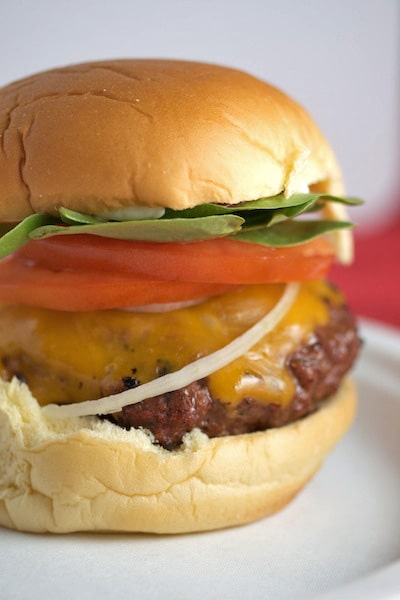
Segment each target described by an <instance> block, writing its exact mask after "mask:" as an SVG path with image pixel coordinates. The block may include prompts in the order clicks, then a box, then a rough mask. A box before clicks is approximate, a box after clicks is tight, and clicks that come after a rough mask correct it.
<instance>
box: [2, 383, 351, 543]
mask: <svg viewBox="0 0 400 600" xmlns="http://www.w3.org/2000/svg"><path fill="white" fill-rule="evenodd" d="M354 411H355V392H354V388H353V386H352V384H351V383H350V381H348V380H347V381H345V382H344V384H343V385H342V387H341V389H340V391H339V392H338V393H337V394H336V396H335V397H334V398H332V399H331V400H329V401H328V402H326V403H325V404H324V405H323V407H322V408H321V409H320V410H318V411H317V412H316V413H314V414H312V415H311V416H309V417H307V418H305V419H302V420H300V421H298V422H296V423H293V424H291V425H288V426H286V427H282V428H279V429H270V430H268V431H266V432H259V433H253V434H246V435H238V436H230V437H224V438H214V439H208V438H207V436H205V435H203V434H201V433H200V432H198V431H197V432H193V433H192V434H190V435H188V436H187V438H186V440H185V443H184V446H183V448H182V449H181V450H179V451H174V452H168V451H167V450H164V449H160V448H158V447H156V446H153V445H152V444H151V442H150V439H149V438H148V436H147V435H146V434H145V433H144V432H142V431H139V430H131V431H129V432H128V431H125V430H122V429H119V428H118V427H116V426H114V425H112V424H111V423H108V422H103V421H100V420H98V419H89V418H86V419H73V420H72V419H71V420H68V421H48V420H45V419H44V418H43V417H42V414H41V412H40V409H39V407H38V405H37V403H36V401H35V400H34V399H33V398H32V396H31V395H30V393H29V390H28V388H27V387H26V386H24V385H21V384H20V383H18V382H17V381H16V380H15V381H13V382H11V384H8V383H5V382H3V381H1V380H0V525H3V526H6V527H10V528H14V529H19V530H23V531H33V532H44V531H51V532H55V533H66V532H72V531H131V532H133V531H141V532H154V533H182V532H190V531H202V530H208V529H217V528H221V527H230V526H232V525H239V524H243V523H247V522H249V521H253V520H255V519H259V518H261V517H263V516H266V515H269V514H271V513H273V512H275V511H277V510H278V509H280V508H281V507H282V506H284V505H285V504H286V503H287V502H289V501H290V500H291V498H293V496H295V494H297V492H298V491H299V490H300V489H301V488H302V487H303V486H304V484H305V483H306V482H307V481H308V480H309V479H310V478H311V477H312V476H313V474H314V473H315V472H316V470H317V469H318V467H319V466H320V464H321V462H322V461H323V460H324V458H325V456H326V454H327V453H328V452H329V450H330V449H331V448H332V446H333V445H334V444H335V443H336V442H337V441H338V439H339V438H340V437H341V436H342V435H343V434H344V433H345V431H346V430H347V429H348V427H349V426H350V423H351V421H352V419H353V415H354Z"/></svg>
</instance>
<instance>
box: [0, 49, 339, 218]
mask: <svg viewBox="0 0 400 600" xmlns="http://www.w3.org/2000/svg"><path fill="white" fill-rule="evenodd" d="M0 143H1V147H2V152H1V153H0V181H1V204H0V220H2V221H14V220H19V219H22V218H23V217H25V216H27V215H29V214H31V213H32V212H47V213H54V212H55V209H56V208H57V207H58V206H60V205H62V206H65V207H68V208H71V209H75V210H79V211H84V212H88V213H99V212H102V211H106V210H113V209H117V208H120V207H128V206H135V205H146V206H165V207H169V208H173V209H183V208H187V207H191V206H194V205H197V204H201V203H203V202H210V201H212V202H221V203H237V202H240V201H244V200H254V199H257V198H260V197H264V196H272V195H275V194H278V193H280V192H282V191H284V192H285V193H286V194H287V195H289V194H291V193H293V192H302V191H305V190H306V189H307V186H309V185H314V184H318V185H317V188H318V189H319V190H320V191H326V192H330V193H333V194H335V193H336V194H340V193H341V192H342V185H341V176H340V173H339V169H338V167H337V164H336V161H335V158H334V156H333V154H332V151H331V149H330V147H329V145H328V143H327V142H326V140H325V139H324V137H323V136H322V134H321V133H320V131H319V130H318V128H317V127H316V125H315V124H314V122H313V121H312V120H311V118H310V117H309V116H308V114H307V113H306V112H305V111H304V110H303V109H302V108H301V107H300V106H299V105H298V104H296V103H295V102H294V101H293V100H291V99H290V98H288V97H287V96H286V95H285V94H283V93H282V92H280V91H279V90H277V89H275V88H273V87H271V86H270V85H268V84H266V83H264V82H262V81H260V80H258V79H256V78H254V77H252V76H250V75H248V74H246V73H242V72H240V71H237V70H234V69H228V68H224V67H218V66H215V65H208V64H201V63H191V62H183V61H163V60H115V61H108V62H95V63H87V64H81V65H75V66H72V67H67V68H61V69H54V70H51V71H47V72H44V73H39V74H38V75H34V76H32V77H29V78H27V79H23V80H20V81H18V82H16V83H13V84H11V85H8V86H6V87H4V88H2V89H1V90H0Z"/></svg>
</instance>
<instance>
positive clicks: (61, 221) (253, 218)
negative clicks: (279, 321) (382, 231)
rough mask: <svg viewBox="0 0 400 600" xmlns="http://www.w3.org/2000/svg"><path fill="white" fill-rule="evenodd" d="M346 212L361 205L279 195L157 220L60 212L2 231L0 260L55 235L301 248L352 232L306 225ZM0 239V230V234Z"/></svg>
mask: <svg viewBox="0 0 400 600" xmlns="http://www.w3.org/2000/svg"><path fill="white" fill-rule="evenodd" d="M328 201H329V202H340V203H343V204H346V205H348V206H356V205H358V204H361V203H362V202H361V200H358V199H357V198H341V197H337V196H331V195H329V194H293V195H292V196H290V197H289V198H286V197H285V196H284V195H283V194H279V195H277V196H272V197H270V198H260V199H258V200H252V201H247V202H241V203H239V204H232V205H228V204H215V203H212V202H210V203H206V204H202V205H200V206H196V207H194V208H189V209H185V210H171V209H166V211H165V214H164V215H163V216H162V217H160V218H158V219H146V220H129V221H104V219H102V218H101V217H98V216H95V215H88V214H84V213H81V212H77V211H73V210H70V209H67V208H64V207H61V208H59V210H58V217H53V216H50V215H46V214H36V215H30V216H29V217H26V218H25V219H24V220H23V221H22V222H21V223H19V224H18V225H16V226H15V227H12V226H7V225H4V226H3V235H2V236H1V237H0V258H4V257H5V256H7V255H8V254H11V253H13V252H15V251H16V250H17V249H18V248H20V247H21V246H23V245H24V244H26V243H27V242H28V241H29V240H35V239H42V238H46V237H52V236H55V235H74V234H83V233H85V234H89V235H96V236H101V237H109V238H116V239H123V240H141V241H151V242H187V241H195V240H207V239H213V238H219V237H230V238H232V239H235V240H239V241H243V242H251V243H256V244H263V245H267V246H274V247H285V246H293V245H296V244H302V243H304V242H306V241H308V240H310V239H313V238H315V237H317V236H319V235H322V234H324V233H327V232H331V231H335V230H337V229H342V228H349V227H352V226H353V225H352V223H350V222H348V221H330V220H324V219H312V220H307V219H305V218H304V217H305V216H306V215H308V214H309V213H312V212H316V211H320V210H321V208H323V206H324V204H325V202H328ZM0 235H1V230H0Z"/></svg>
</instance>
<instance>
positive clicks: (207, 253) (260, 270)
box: [16, 235, 333, 285]
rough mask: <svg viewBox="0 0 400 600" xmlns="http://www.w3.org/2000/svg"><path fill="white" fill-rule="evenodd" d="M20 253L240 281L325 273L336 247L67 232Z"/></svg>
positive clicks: (57, 262)
mask: <svg viewBox="0 0 400 600" xmlns="http://www.w3.org/2000/svg"><path fill="white" fill-rule="evenodd" d="M16 256H18V257H20V258H21V259H24V260H29V261H30V263H31V264H32V261H33V264H36V265H37V266H40V267H45V268H48V269H52V270H62V269H72V270H74V271H79V272H85V273H90V272H91V271H93V270H95V271H97V272H98V273H103V274H107V273H120V274H121V273H135V274H141V275H145V276H147V277H151V278H154V279H157V280H168V281H191V282H203V283H219V284H221V283H224V284H232V285H238V284H249V283H277V282H287V281H306V280H311V279H319V278H322V277H324V276H325V275H326V274H327V272H328V270H329V267H330V266H331V264H332V262H333V248H332V246H331V244H330V243H329V241H328V240H326V239H325V238H317V239H315V240H312V241H310V242H307V243H305V244H301V245H299V246H293V247H289V248H270V247H268V246H262V245H260V244H250V243H246V242H239V241H235V240H231V239H226V238H224V239H215V240H207V241H202V242H191V243H176V242H169V243H155V242H135V241H126V240H115V239H110V238H101V237H98V236H90V235H74V236H70V235H69V236H57V237H51V238H47V239H44V240H35V241H32V242H29V244H27V245H26V246H24V247H23V248H22V249H21V250H19V251H18V252H17V253H16Z"/></svg>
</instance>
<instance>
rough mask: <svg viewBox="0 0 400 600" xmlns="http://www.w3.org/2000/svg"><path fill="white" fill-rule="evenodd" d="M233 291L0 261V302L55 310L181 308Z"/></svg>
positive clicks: (129, 275)
mask: <svg viewBox="0 0 400 600" xmlns="http://www.w3.org/2000/svg"><path fill="white" fill-rule="evenodd" d="M234 287H235V286H230V285H223V284H222V285H221V284H214V283H211V284H207V283H190V282H176V281H173V282H171V281H155V280H153V279H146V278H144V277H143V276H137V275H135V274H132V273H111V272H104V271H103V272H87V273H85V272H83V271H51V270H49V269H46V268H43V267H37V266H35V267H32V266H30V265H29V264H26V263H25V262H23V261H21V260H20V259H18V258H17V257H16V256H15V255H14V256H11V257H9V258H6V259H4V260H2V261H0V302H3V303H12V304H23V305H27V306H40V307H42V308H50V309H55V310H66V311H81V310H100V309H107V308H122V307H128V306H141V305H144V304H158V303H164V302H165V303H167V302H168V303H169V302H181V301H185V300H192V299H196V298H204V297H208V296H214V295H218V294H223V293H225V292H228V291H230V290H232V289H234Z"/></svg>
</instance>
